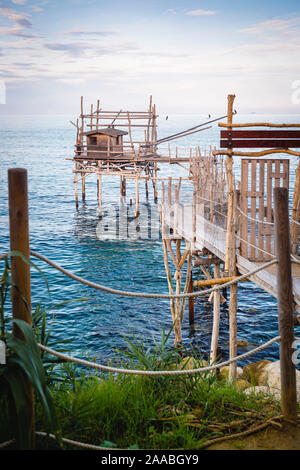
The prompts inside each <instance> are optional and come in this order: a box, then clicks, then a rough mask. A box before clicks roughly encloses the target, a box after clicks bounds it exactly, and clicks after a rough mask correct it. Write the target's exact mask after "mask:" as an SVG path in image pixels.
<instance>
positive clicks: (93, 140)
mask: <svg viewBox="0 0 300 470" xmlns="http://www.w3.org/2000/svg"><path fill="white" fill-rule="evenodd" d="M90 143H91V145H97V137H90Z"/></svg>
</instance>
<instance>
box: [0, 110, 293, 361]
mask: <svg viewBox="0 0 300 470" xmlns="http://www.w3.org/2000/svg"><path fill="white" fill-rule="evenodd" d="M72 118H73V116H62V115H60V116H23V117H20V116H3V115H2V116H0V136H1V137H0V139H1V140H0V141H1V147H0V159H1V170H0V253H2V252H4V251H7V250H8V249H9V232H8V202H7V170H8V168H14V167H24V168H27V170H28V176H29V209H30V241H31V248H32V249H33V250H35V251H38V252H40V253H42V254H44V255H45V256H47V257H48V258H50V259H51V260H53V261H55V262H56V263H58V264H59V265H61V266H63V267H65V268H67V269H69V270H70V271H72V272H73V273H75V274H77V275H78V276H82V277H84V278H86V279H89V280H92V281H95V282H99V283H102V284H105V285H107V286H111V287H113V288H117V289H124V290H133V291H134V290H136V291H147V292H160V293H162V292H168V286H167V281H166V276H165V269H164V264H163V250H162V243H161V241H159V240H153V241H149V240H148V241H131V242H128V241H118V240H99V238H98V237H97V226H98V224H99V219H98V217H97V199H96V180H95V178H94V176H90V177H89V178H87V182H86V203H85V205H82V204H80V206H79V210H78V211H76V208H75V203H74V185H73V174H72V169H73V164H72V162H71V161H68V160H66V159H67V158H72V155H73V146H74V142H75V134H74V131H75V128H74V127H73V126H72V125H71V124H69V120H70V119H72ZM206 118H207V116H200V115H199V116H197V115H193V116H191V115H182V116H179V115H173V116H172V115H170V116H169V118H168V120H166V119H165V116H161V117H160V119H159V121H158V125H159V137H163V136H165V135H169V134H173V133H175V132H178V130H182V129H185V128H188V127H192V126H194V125H197V124H198V123H201V122H203V121H204V120H206ZM270 119H271V118H270V116H268V117H267V116H260V115H255V116H254V115H252V116H239V117H236V121H238V120H240V121H244V120H245V121H248V120H252V121H253V120H256V121H258V120H261V121H264V120H270ZM272 120H273V121H274V122H295V121H299V116H295V115H294V116H286V115H285V116H273V117H272ZM218 136H219V129H218V127H217V125H214V127H213V128H212V129H210V130H208V131H205V132H202V133H199V134H195V135H191V136H188V137H186V138H184V139H180V140H178V143H177V145H178V148H179V155H185V154H186V155H188V152H189V148H190V146H191V145H200V147H201V149H203V150H204V149H205V148H209V146H210V145H212V146H215V145H216V146H217V145H218V139H219V137H218ZM175 145H176V141H174V145H172V147H175ZM296 163H297V162H296V159H295V158H291V166H292V168H293V169H294V168H295V165H296ZM235 171H236V172H237V173H239V160H236V162H235ZM160 174H161V175H173V176H179V175H180V176H185V170H184V169H181V168H180V167H171V168H166V167H164V166H163V165H162V166H161V172H160ZM293 178H294V176H293V174H292V177H291V185H292V184H293ZM134 191H135V188H134V186H133V185H132V184H130V183H128V186H127V200H128V201H129V199H130V198H132V199H133V200H134V194H135V192H134ZM140 198H141V202H142V203H144V202H146V201H145V194H144V188H142V185H141V195H140ZM152 200H153V197H152V190H150V197H149V202H151V203H152ZM118 203H119V178H118V177H115V178H113V177H106V178H104V180H103V207H104V210H105V209H106V210H107V211H108V213H112V209H111V208H112V204H118ZM36 264H37V265H38V266H39V267H40V268H41V269H42V270H43V271H44V273H45V274H46V276H47V279H48V282H49V285H50V290H51V298H50V297H49V295H48V292H47V288H46V286H45V283H44V281H43V279H42V277H41V275H40V274H39V273H37V272H36V271H35V270H32V300H33V305H37V304H39V303H42V304H43V305H45V306H46V307H47V309H48V318H49V323H51V326H52V331H53V335H55V336H56V337H57V339H67V338H68V339H70V338H72V339H73V342H72V343H71V345H70V348H71V349H72V352H73V353H74V354H76V355H80V356H82V357H87V356H88V355H89V354H90V355H92V356H94V357H97V358H98V360H99V361H105V360H106V359H108V358H109V357H112V355H113V353H114V351H115V350H116V349H123V348H124V347H126V340H125V338H124V336H127V337H129V338H130V337H132V335H133V334H135V335H137V336H141V337H142V338H144V339H148V340H149V341H152V339H153V338H155V339H159V337H160V336H161V330H162V329H163V328H165V329H166V330H169V329H170V328H171V326H172V322H171V314H170V308H169V301H168V300H163V299H159V300H153V299H136V298H127V297H118V296H113V295H110V294H106V293H103V292H101V291H98V290H94V289H91V288H89V287H87V286H84V285H82V284H79V283H76V282H74V281H72V280H71V279H69V278H68V277H66V276H64V275H62V274H60V273H58V272H57V271H55V270H53V269H52V268H51V267H50V266H48V265H46V264H44V263H42V262H39V260H37V261H36ZM194 276H195V279H197V278H200V277H201V274H200V272H199V271H197V270H196V269H194ZM83 297H84V298H88V300H86V301H84V302H82V301H81V302H79V301H76V299H79V298H83ZM72 299H74V302H70V303H68V304H67V305H63V306H58V305H56V304H59V303H61V302H63V301H65V300H72ZM221 309H222V317H221V330H220V349H221V352H222V355H223V357H224V358H226V357H227V355H228V340H229V335H228V305H227V304H224V305H223V306H222V308H221ZM211 330H212V304H210V303H208V302H207V298H205V299H204V298H199V299H197V300H196V301H195V325H194V327H193V328H190V326H189V324H188V312H187V309H186V312H185V316H184V321H183V341H184V344H185V346H186V347H187V348H190V347H191V346H192V347H193V348H195V349H196V350H198V351H201V352H202V353H203V354H204V356H206V355H207V353H208V350H209V345H210V335H211ZM298 332H299V330H298ZM299 333H300V332H299ZM274 335H277V308H276V301H275V299H274V298H272V297H271V296H270V295H268V294H267V293H265V292H264V291H262V290H260V289H258V288H257V287H256V286H255V285H254V284H250V283H245V284H241V285H240V286H239V294H238V337H239V339H246V340H247V341H248V342H249V348H252V347H254V346H255V345H259V344H261V343H262V342H265V341H266V340H268V339H270V338H272V337H273V336H274ZM298 336H299V334H298ZM171 342H172V339H171V340H170V343H171ZM239 352H240V353H242V352H245V349H239ZM262 357H265V358H268V359H277V358H278V345H275V346H272V347H271V348H269V349H268V350H266V351H264V352H262V353H260V354H257V356H256V357H252V358H251V361H253V360H255V359H258V358H262Z"/></svg>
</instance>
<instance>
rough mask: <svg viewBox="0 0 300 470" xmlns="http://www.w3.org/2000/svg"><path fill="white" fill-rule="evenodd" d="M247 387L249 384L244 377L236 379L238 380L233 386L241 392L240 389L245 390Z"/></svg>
mask: <svg viewBox="0 0 300 470" xmlns="http://www.w3.org/2000/svg"><path fill="white" fill-rule="evenodd" d="M249 387H250V384H249V382H248V381H247V380H245V379H238V380H237V381H236V384H235V388H236V389H237V390H238V391H239V392H241V391H243V390H245V389H247V388H249Z"/></svg>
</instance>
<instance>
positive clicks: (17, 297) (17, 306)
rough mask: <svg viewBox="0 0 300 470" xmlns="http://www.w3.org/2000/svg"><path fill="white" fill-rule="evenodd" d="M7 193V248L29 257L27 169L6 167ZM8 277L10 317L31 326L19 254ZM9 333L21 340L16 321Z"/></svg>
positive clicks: (30, 415)
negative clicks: (10, 303) (8, 239)
mask: <svg viewBox="0 0 300 470" xmlns="http://www.w3.org/2000/svg"><path fill="white" fill-rule="evenodd" d="M8 197H9V229H10V249H11V251H18V252H20V253H22V254H23V255H24V256H25V257H26V258H27V259H29V258H30V247H29V216H28V190H27V170H25V169H24V168H13V169H10V170H8ZM11 277H12V282H13V284H14V287H12V289H11V301H12V316H13V319H19V320H23V321H25V322H26V323H28V324H29V325H30V326H31V325H32V320H31V281H30V266H29V264H27V263H25V262H24V261H23V260H22V259H21V257H19V256H13V257H12V259H11ZM13 335H14V336H16V337H17V338H19V339H20V340H22V341H25V338H24V336H23V333H22V332H21V330H20V329H19V328H18V326H17V325H16V324H13ZM25 382H26V390H27V397H26V401H27V419H28V421H27V432H28V435H29V436H31V439H30V441H31V443H30V444H31V448H34V446H35V439H34V431H35V429H34V428H35V425H34V392H33V387H32V385H31V383H30V381H29V378H28V376H27V375H26V376H25Z"/></svg>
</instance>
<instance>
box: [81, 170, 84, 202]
mask: <svg viewBox="0 0 300 470" xmlns="http://www.w3.org/2000/svg"><path fill="white" fill-rule="evenodd" d="M81 188H82V202H85V174H84V173H81Z"/></svg>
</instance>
